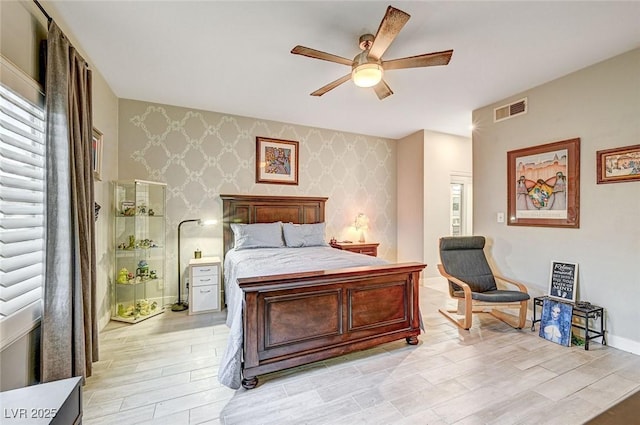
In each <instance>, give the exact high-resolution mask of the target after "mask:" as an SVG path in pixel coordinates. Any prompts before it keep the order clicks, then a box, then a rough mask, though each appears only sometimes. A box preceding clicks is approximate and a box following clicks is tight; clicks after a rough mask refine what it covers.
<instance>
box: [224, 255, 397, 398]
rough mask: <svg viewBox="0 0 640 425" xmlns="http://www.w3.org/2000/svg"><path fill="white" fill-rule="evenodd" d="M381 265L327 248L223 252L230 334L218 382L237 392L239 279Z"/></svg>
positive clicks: (239, 363)
mask: <svg viewBox="0 0 640 425" xmlns="http://www.w3.org/2000/svg"><path fill="white" fill-rule="evenodd" d="M381 264H387V261H385V260H383V259H380V258H377V257H371V256H368V255H362V254H355V253H353V252H349V251H342V250H338V249H335V248H331V247H329V246H316V247H308V248H257V249H243V250H240V251H236V250H234V249H232V250H230V251H229V252H227V255H226V256H225V260H224V281H225V296H226V302H227V309H228V310H227V326H229V328H230V333H229V341H228V343H227V348H226V350H225V353H224V355H223V357H222V361H221V362H220V368H219V370H218V380H219V381H220V383H221V384H223V385H226V386H227V387H229V388H233V389H237V388H240V386H241V381H242V377H241V372H242V366H241V361H242V339H243V334H242V300H243V292H242V290H241V289H240V287H239V286H238V283H237V282H238V279H239V278H242V277H253V276H267V275H274V274H282V273H294V272H303V271H314V270H332V269H341V268H347V267H358V266H373V265H381Z"/></svg>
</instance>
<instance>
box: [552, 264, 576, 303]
mask: <svg viewBox="0 0 640 425" xmlns="http://www.w3.org/2000/svg"><path fill="white" fill-rule="evenodd" d="M577 281H578V264H576V263H565V262H563V261H552V262H551V273H550V274H549V296H550V297H553V298H558V299H561V300H565V301H571V302H575V301H576V282H577Z"/></svg>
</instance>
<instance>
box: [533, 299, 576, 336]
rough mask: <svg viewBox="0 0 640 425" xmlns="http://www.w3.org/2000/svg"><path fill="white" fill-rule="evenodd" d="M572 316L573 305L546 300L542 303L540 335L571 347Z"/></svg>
mask: <svg viewBox="0 0 640 425" xmlns="http://www.w3.org/2000/svg"><path fill="white" fill-rule="evenodd" d="M572 314H573V306H572V305H571V304H566V303H563V302H561V301H554V300H551V299H545V300H544V301H543V303H542V317H541V320H540V333H539V335H540V336H541V337H542V338H544V339H546V340H548V341H551V342H555V343H556V344H560V345H564V346H565V347H568V346H570V345H571V317H572Z"/></svg>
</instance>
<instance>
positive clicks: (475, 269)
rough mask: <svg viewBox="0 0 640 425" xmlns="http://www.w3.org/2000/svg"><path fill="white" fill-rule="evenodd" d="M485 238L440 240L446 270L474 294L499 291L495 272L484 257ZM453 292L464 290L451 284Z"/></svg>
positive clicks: (472, 237)
mask: <svg viewBox="0 0 640 425" xmlns="http://www.w3.org/2000/svg"><path fill="white" fill-rule="evenodd" d="M484 243H485V239H484V236H449V237H443V238H440V259H441V261H442V265H443V267H444V269H445V270H446V271H447V273H449V274H450V275H452V276H455V277H457V278H458V279H460V280H462V281H463V282H465V283H467V284H468V285H469V286H470V287H471V291H472V292H486V291H494V290H497V289H498V287H497V285H496V281H495V279H494V277H493V272H492V271H491V268H490V267H489V263H487V259H486V257H485V255H484V251H483V248H484ZM449 284H450V285H451V287H452V289H453V292H455V291H459V290H461V289H462V288H460V286H458V285H456V284H455V283H453V282H449Z"/></svg>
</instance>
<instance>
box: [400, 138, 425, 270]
mask: <svg viewBox="0 0 640 425" xmlns="http://www.w3.org/2000/svg"><path fill="white" fill-rule="evenodd" d="M397 169H398V261H399V262H406V261H419V262H422V261H424V242H423V240H424V239H423V238H424V185H425V181H424V131H418V132H416V133H413V134H411V135H409V136H407V137H404V138H402V139H400V140H398V164H397Z"/></svg>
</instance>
